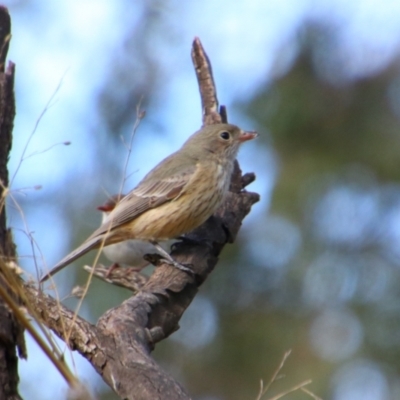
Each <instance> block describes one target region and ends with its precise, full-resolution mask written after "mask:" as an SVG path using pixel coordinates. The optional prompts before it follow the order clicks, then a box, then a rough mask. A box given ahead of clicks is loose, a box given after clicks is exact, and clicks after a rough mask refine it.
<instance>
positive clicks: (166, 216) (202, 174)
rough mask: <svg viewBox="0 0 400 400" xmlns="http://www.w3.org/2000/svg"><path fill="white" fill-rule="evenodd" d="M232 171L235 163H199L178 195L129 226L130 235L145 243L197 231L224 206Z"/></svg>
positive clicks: (147, 212) (144, 214)
mask: <svg viewBox="0 0 400 400" xmlns="http://www.w3.org/2000/svg"><path fill="white" fill-rule="evenodd" d="M232 168H233V164H232V163H231V165H223V164H220V163H217V162H210V163H204V164H199V165H198V167H197V169H196V172H195V173H194V174H193V176H192V178H191V179H190V181H189V182H188V184H187V185H186V186H185V188H184V189H183V191H182V192H181V194H180V195H179V196H177V197H176V198H175V199H174V200H172V201H170V202H167V203H164V204H162V205H161V206H158V207H156V208H153V209H151V210H148V211H146V212H145V213H143V214H142V215H140V216H139V217H138V218H136V219H135V220H133V221H132V222H131V223H130V224H129V230H130V236H131V237H134V238H137V239H142V240H167V239H171V238H175V237H177V236H180V235H183V234H184V233H187V232H189V231H191V230H193V229H194V228H197V227H198V226H199V225H201V224H202V223H203V222H205V221H206V220H207V219H208V218H209V217H210V216H211V215H212V214H213V213H214V212H215V211H216V209H217V208H218V207H219V205H220V204H221V202H222V200H223V198H224V196H225V194H226V193H227V191H228V188H229V183H230V177H231V174H232ZM127 228H128V227H127Z"/></svg>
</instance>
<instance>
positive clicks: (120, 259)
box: [97, 194, 157, 275]
mask: <svg viewBox="0 0 400 400" xmlns="http://www.w3.org/2000/svg"><path fill="white" fill-rule="evenodd" d="M124 197H125V195H124V194H116V195H113V196H111V197H110V198H109V199H108V200H107V201H106V202H105V203H104V204H102V205H101V206H98V207H97V209H98V210H99V211H101V213H102V223H104V222H105V221H106V220H107V218H108V216H109V214H110V212H111V211H112V210H113V209H114V208H115V206H116V205H117V204H118V202H119V201H121V199H123V198H124ZM156 252H157V249H156V248H155V247H154V246H153V245H152V244H151V243H149V242H147V241H144V240H136V239H130V240H124V241H122V242H118V243H114V244H110V245H108V246H104V247H103V253H104V255H105V256H106V257H107V259H108V260H109V261H111V262H112V265H111V266H110V267H109V268H108V271H107V275H110V274H111V272H112V271H113V270H114V269H116V268H119V267H120V266H127V267H129V269H130V270H131V271H132V270H134V271H140V270H141V269H143V268H144V267H146V266H147V265H148V264H149V262H148V261H146V260H145V259H144V258H143V257H144V256H145V254H151V253H156Z"/></svg>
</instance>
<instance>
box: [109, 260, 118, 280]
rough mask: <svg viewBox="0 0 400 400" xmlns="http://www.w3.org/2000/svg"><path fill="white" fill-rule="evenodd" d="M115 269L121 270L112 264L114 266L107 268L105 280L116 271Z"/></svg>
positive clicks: (116, 264)
mask: <svg viewBox="0 0 400 400" xmlns="http://www.w3.org/2000/svg"><path fill="white" fill-rule="evenodd" d="M117 268H121V267H120V266H119V264H118V263H114V264H112V265H111V266H110V267H108V270H107V272H106V278H109V277H110V275H111V273H112V272H113V271H114V270H116V269H117Z"/></svg>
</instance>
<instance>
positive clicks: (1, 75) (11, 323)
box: [0, 6, 25, 400]
mask: <svg viewBox="0 0 400 400" xmlns="http://www.w3.org/2000/svg"><path fill="white" fill-rule="evenodd" d="M10 38H11V20H10V16H9V14H8V11H7V9H6V8H5V7H1V6H0V285H1V286H2V287H4V288H5V289H6V290H7V291H8V293H9V294H12V290H10V288H9V285H7V281H8V277H9V274H11V273H12V272H11V271H10V270H9V269H7V268H6V264H7V263H9V262H10V261H14V260H15V246H14V244H13V241H12V236H11V232H10V230H9V229H7V226H6V210H5V197H6V194H7V190H8V189H7V188H8V170H7V162H8V158H9V154H10V150H11V143H12V130H13V121H14V116H15V101H14V73H15V66H14V64H13V63H11V62H10V63H9V64H8V66H7V68H6V67H5V63H6V57H7V51H8V47H9V41H10ZM14 298H15V296H14ZM22 332H23V329H22V328H21V326H20V325H19V323H18V321H17V320H16V319H15V318H14V316H13V314H12V312H11V311H10V309H9V308H8V306H7V305H6V303H5V302H4V300H3V298H0V399H13V400H14V399H20V398H21V397H20V396H19V394H18V381H19V377H18V356H17V350H18V352H19V354H20V355H21V356H25V347H24V341H23V334H22Z"/></svg>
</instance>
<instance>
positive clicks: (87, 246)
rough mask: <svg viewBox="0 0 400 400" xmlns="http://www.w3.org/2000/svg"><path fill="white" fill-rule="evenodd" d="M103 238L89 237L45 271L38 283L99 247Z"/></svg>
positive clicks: (100, 236) (102, 236) (99, 236)
mask: <svg viewBox="0 0 400 400" xmlns="http://www.w3.org/2000/svg"><path fill="white" fill-rule="evenodd" d="M103 238H104V235H98V236H96V237H93V238H91V237H89V238H88V239H87V240H85V241H84V242H83V243H82V244H81V245H80V246H79V247H78V248H77V249H75V250H74V251H73V252H72V253H69V254H68V255H67V256H65V257H64V258H63V259H62V260H61V261H60V262H58V263H57V264H56V265H55V266H54V267H53V268H52V269H51V270H50V271H49V272H46V273H45V274H44V275H42V277H41V278H40V280H39V283H42V282H44V281H47V279H49V278H50V277H51V276H52V275H54V274H55V273H57V272H58V271H60V270H61V269H63V268H64V267H66V266H67V265H68V264H71V263H72V262H73V261H75V260H76V259H77V258H79V257H81V256H83V255H84V254H86V253H87V252H88V251H90V250H92V249H94V248H96V247H99V245H100V244H101V242H102V240H103Z"/></svg>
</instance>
